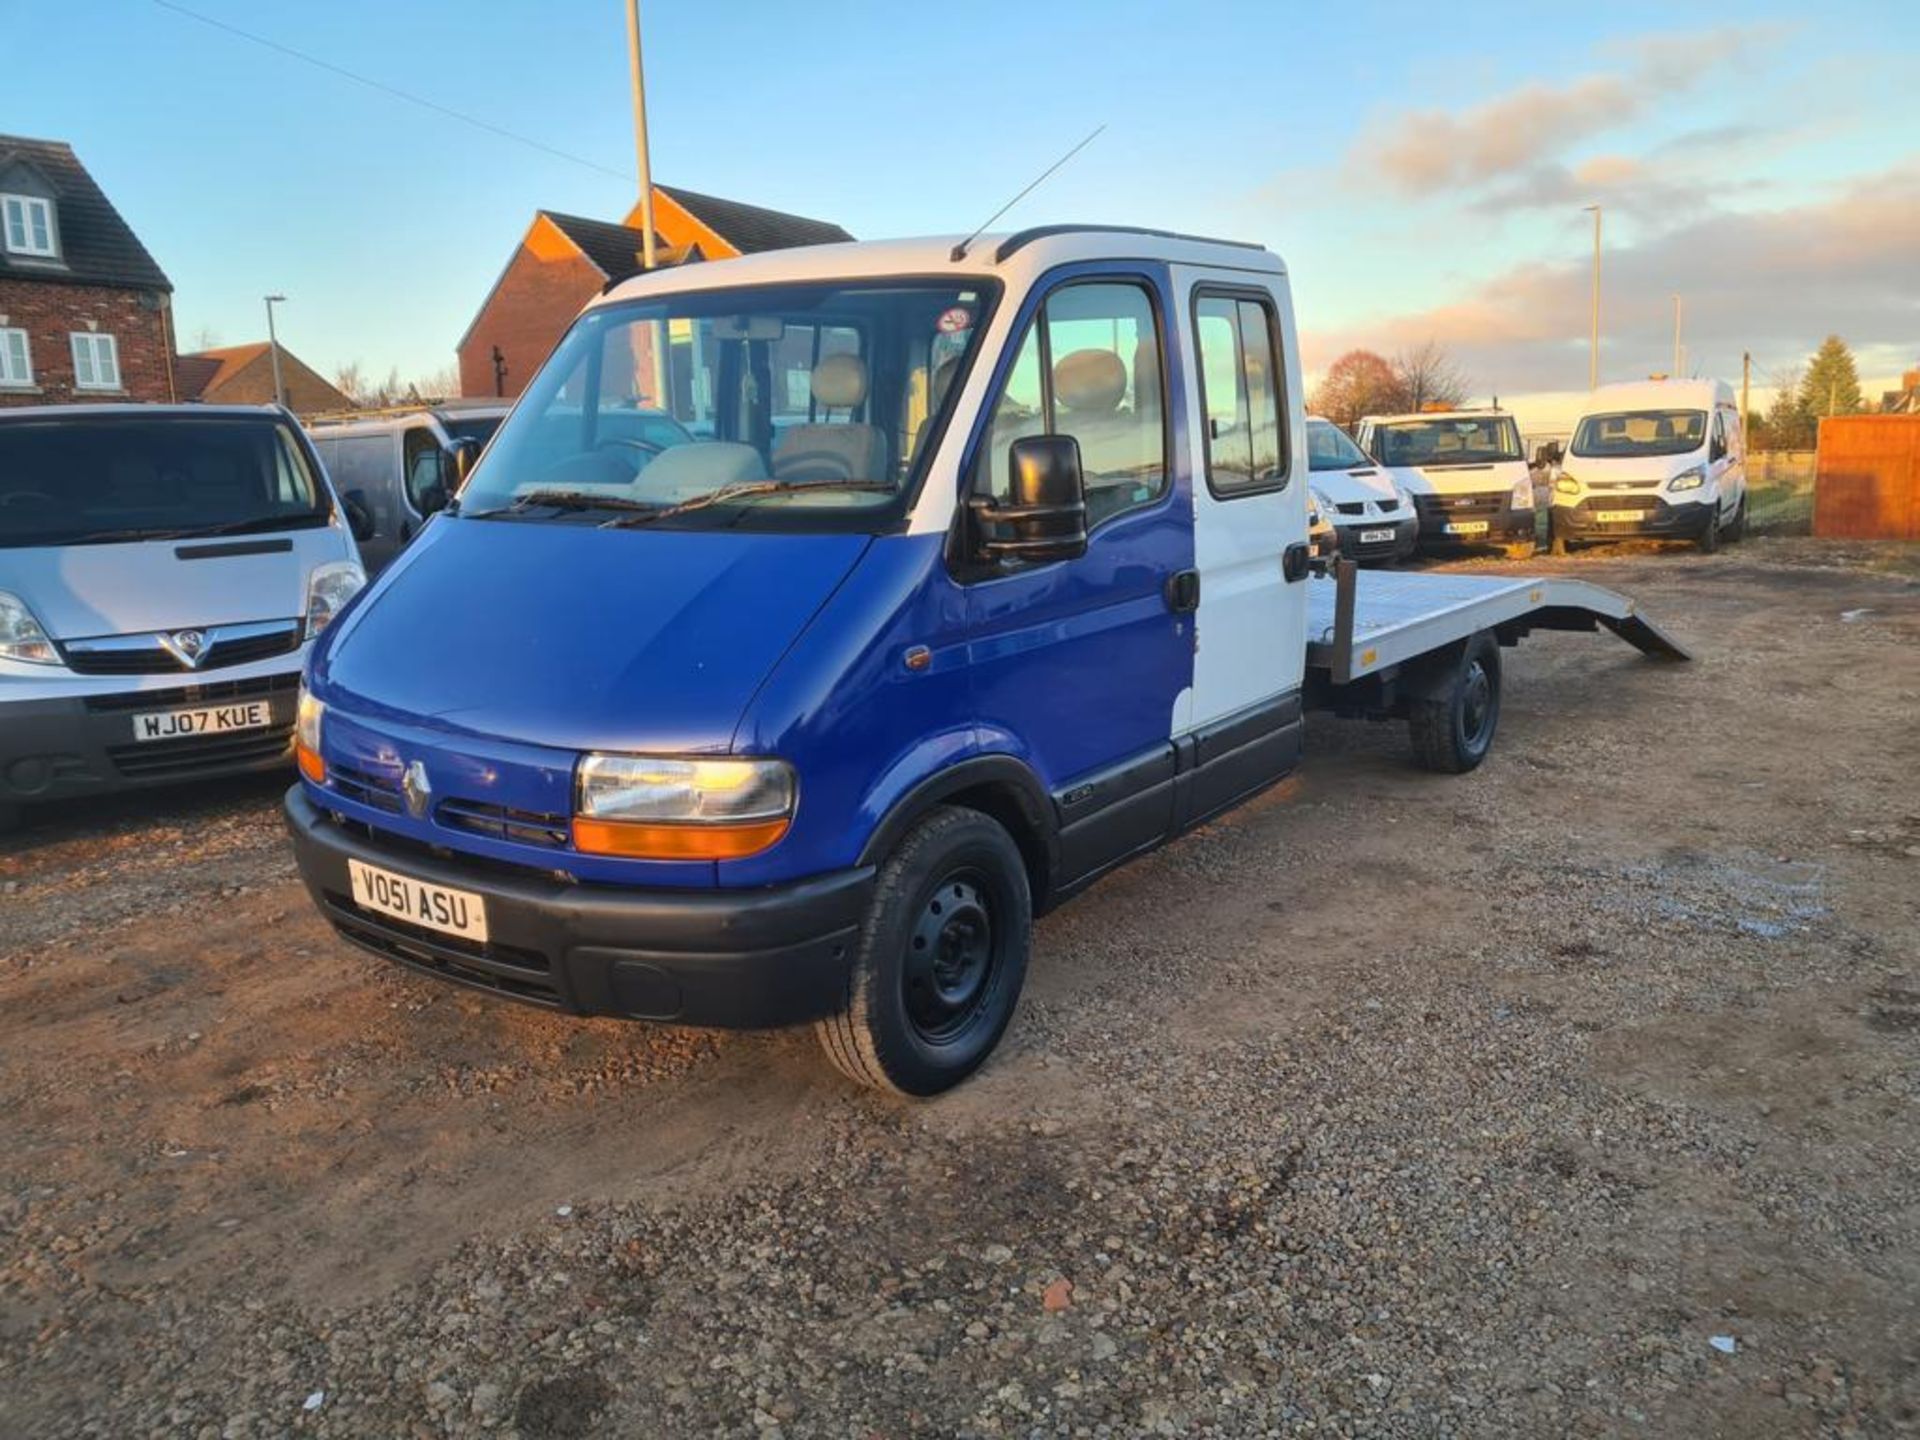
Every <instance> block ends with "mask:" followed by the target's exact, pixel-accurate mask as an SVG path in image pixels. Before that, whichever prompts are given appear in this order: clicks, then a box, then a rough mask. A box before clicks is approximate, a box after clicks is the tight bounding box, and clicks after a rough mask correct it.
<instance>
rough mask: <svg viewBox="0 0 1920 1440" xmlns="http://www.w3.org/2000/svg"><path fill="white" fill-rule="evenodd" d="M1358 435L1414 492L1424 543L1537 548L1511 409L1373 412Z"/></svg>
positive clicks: (1525, 552) (1518, 551) (1440, 547)
mask: <svg viewBox="0 0 1920 1440" xmlns="http://www.w3.org/2000/svg"><path fill="white" fill-rule="evenodd" d="M1356 438H1357V439H1358V440H1359V442H1360V448H1361V449H1362V450H1364V451H1366V452H1367V454H1369V455H1371V456H1372V457H1373V458H1374V459H1375V460H1377V461H1379V462H1380V463H1381V464H1382V465H1384V466H1386V467H1387V470H1388V472H1389V474H1390V475H1391V476H1392V478H1393V482H1394V483H1395V484H1396V485H1398V486H1400V488H1401V489H1403V490H1406V491H1407V492H1408V493H1410V494H1411V495H1412V497H1413V506H1414V510H1415V513H1416V514H1417V515H1418V516H1419V519H1420V548H1421V549H1422V550H1429V551H1447V550H1459V549H1462V548H1464V547H1468V546H1479V545H1498V546H1500V547H1502V548H1503V549H1504V550H1505V551H1506V552H1507V554H1508V556H1509V557H1510V558H1512V559H1515V560H1524V559H1526V558H1527V557H1528V556H1530V555H1532V554H1533V553H1534V526H1535V520H1534V516H1535V513H1536V512H1535V510H1534V504H1533V478H1532V476H1531V475H1530V474H1529V472H1528V470H1527V459H1526V455H1525V453H1524V452H1523V451H1522V450H1521V449H1520V430H1519V427H1518V426H1516V425H1515V424H1514V423H1513V416H1511V415H1509V414H1508V413H1507V412H1506V411H1504V410H1436V411H1423V412H1421V413H1419V414H1417V415H1369V416H1367V417H1366V418H1365V419H1363V420H1362V421H1361V422H1360V426H1359V432H1358V435H1357V437H1356Z"/></svg>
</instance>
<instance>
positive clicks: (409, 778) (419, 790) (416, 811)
mask: <svg viewBox="0 0 1920 1440" xmlns="http://www.w3.org/2000/svg"><path fill="white" fill-rule="evenodd" d="M400 793H401V794H402V795H404V796H406V799H407V814H409V815H411V816H412V817H413V818H414V819H416V820H423V819H425V818H426V814H427V807H428V806H429V805H431V804H432V803H433V782H432V781H431V780H429V779H427V767H426V766H424V765H422V764H421V763H420V762H419V761H418V760H415V761H414V762H413V763H412V764H411V765H409V766H407V773H406V774H405V775H404V776H402V777H401V779H400Z"/></svg>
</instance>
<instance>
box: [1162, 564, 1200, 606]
mask: <svg viewBox="0 0 1920 1440" xmlns="http://www.w3.org/2000/svg"><path fill="white" fill-rule="evenodd" d="M1167 608H1168V609H1169V610H1171V611H1173V613H1174V614H1176V615H1187V614H1191V613H1192V612H1193V611H1195V610H1198V609H1199V608H1200V572H1199V571H1198V570H1181V571H1177V572H1176V573H1174V574H1172V575H1169V576H1168V577H1167Z"/></svg>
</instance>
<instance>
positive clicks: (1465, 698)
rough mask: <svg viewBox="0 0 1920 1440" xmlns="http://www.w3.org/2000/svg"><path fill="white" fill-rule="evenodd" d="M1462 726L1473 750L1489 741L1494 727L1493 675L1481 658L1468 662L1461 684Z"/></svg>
mask: <svg viewBox="0 0 1920 1440" xmlns="http://www.w3.org/2000/svg"><path fill="white" fill-rule="evenodd" d="M1460 728H1461V731H1462V732H1463V733H1464V735H1465V736H1466V741H1467V746H1468V748H1469V749H1472V750H1478V749H1479V748H1480V747H1481V746H1483V745H1485V744H1486V743H1487V734H1488V732H1489V731H1490V730H1491V729H1492V728H1493V676H1491V675H1490V674H1488V673H1487V667H1486V665H1485V664H1484V663H1483V662H1481V661H1479V660H1474V661H1470V662H1469V663H1468V665H1467V673H1466V677H1465V679H1464V680H1463V681H1462V683H1461V686H1460Z"/></svg>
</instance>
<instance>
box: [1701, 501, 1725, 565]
mask: <svg viewBox="0 0 1920 1440" xmlns="http://www.w3.org/2000/svg"><path fill="white" fill-rule="evenodd" d="M1696 543H1697V544H1698V545H1699V546H1700V553H1701V554H1702V555H1711V554H1713V553H1714V552H1715V551H1716V550H1718V549H1719V548H1720V502H1719V501H1717V500H1716V501H1714V502H1713V504H1711V505H1709V506H1708V507H1707V528H1706V529H1704V530H1702V531H1701V532H1700V539H1699V540H1698V541H1697V542H1696Z"/></svg>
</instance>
